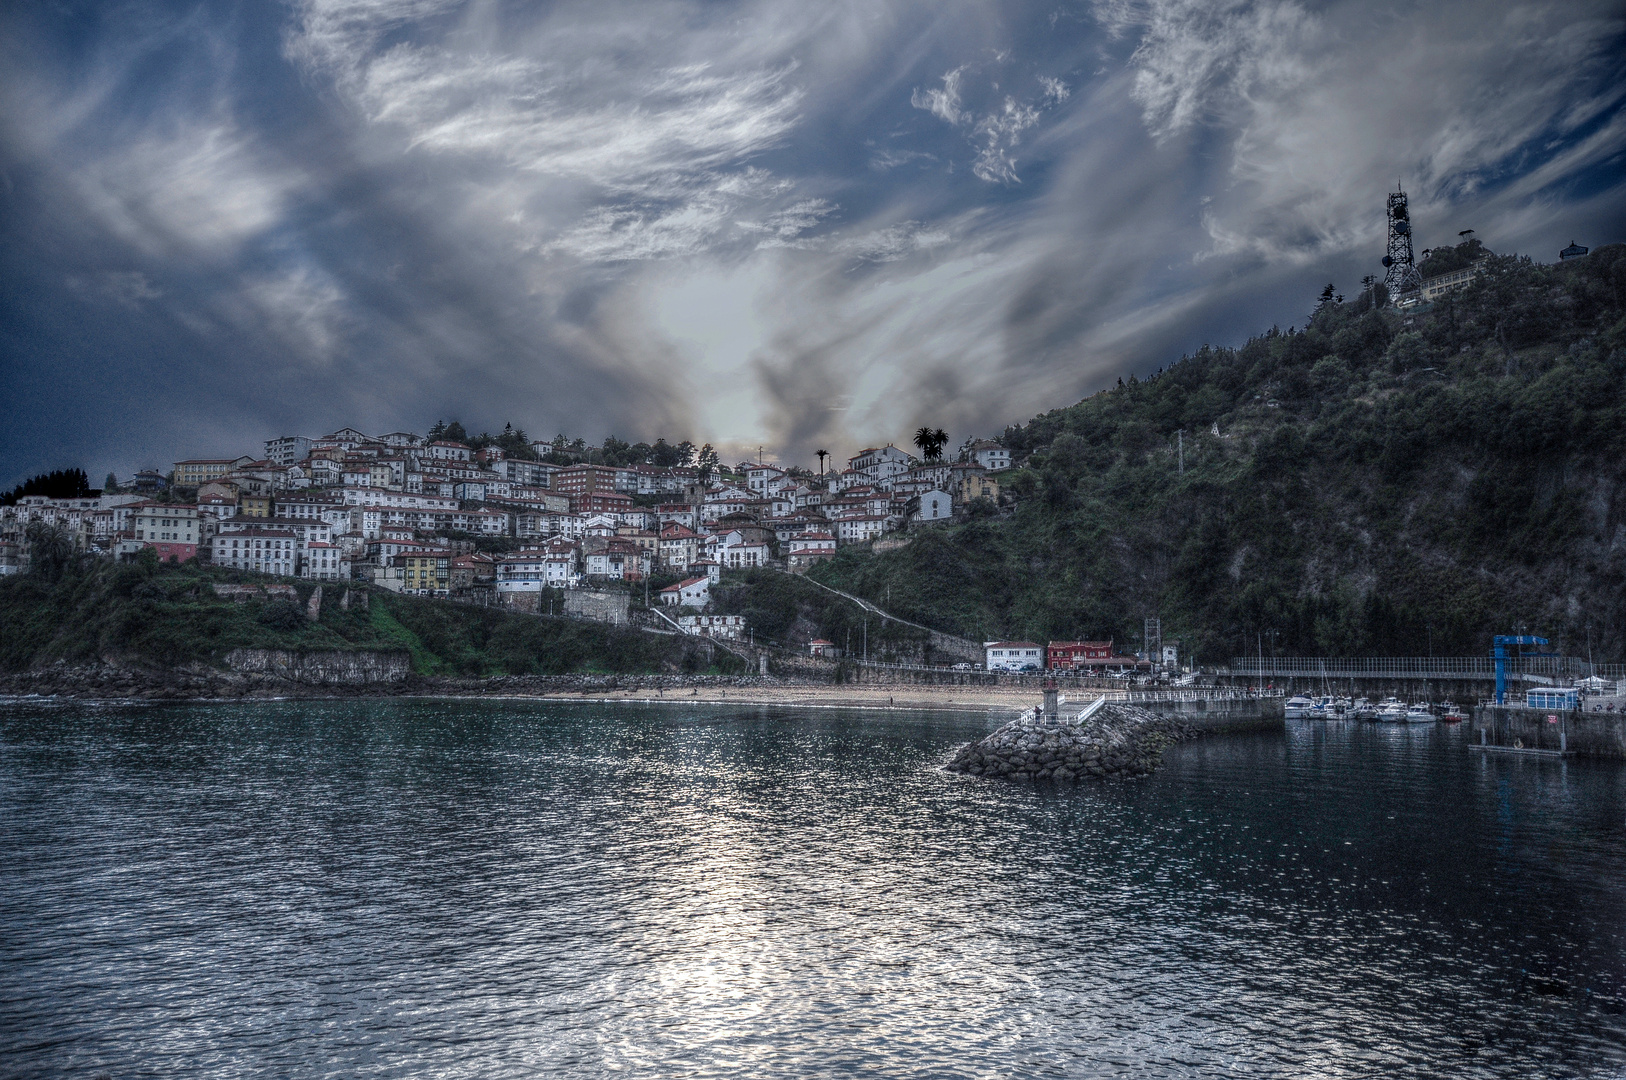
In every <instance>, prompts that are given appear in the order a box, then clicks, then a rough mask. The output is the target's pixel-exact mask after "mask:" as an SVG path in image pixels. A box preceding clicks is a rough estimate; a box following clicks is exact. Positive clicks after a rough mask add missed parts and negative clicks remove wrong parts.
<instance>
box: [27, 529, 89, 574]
mask: <svg viewBox="0 0 1626 1080" xmlns="http://www.w3.org/2000/svg"><path fill="white" fill-rule="evenodd" d="M23 536H24V538H25V539H26V540H27V541H28V572H29V573H31V574H38V575H40V576H41V577H43V578H45V579H46V580H47V581H61V580H62V575H63V574H65V573H67V572H68V569H69V568H70V567H71V566H73V564H74V562H75V561H76V560H77V559H78V555H79V551H78V547H77V545H75V544H74V540H73V534H72V533H71V532H69V531H68V530H67V529H66V528H64V527H63V526H61V525H53V524H50V523H47V522H44V521H30V522H29V523H28V528H27V530H26V531H25V532H24V533H23Z"/></svg>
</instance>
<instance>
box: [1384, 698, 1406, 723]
mask: <svg viewBox="0 0 1626 1080" xmlns="http://www.w3.org/2000/svg"><path fill="white" fill-rule="evenodd" d="M1377 719H1378V721H1379V722H1380V723H1385V724H1404V723H1405V722H1406V703H1405V702H1404V701H1401V700H1400V699H1399V698H1396V697H1386V698H1384V699H1383V700H1382V701H1380V702H1378V715H1377Z"/></svg>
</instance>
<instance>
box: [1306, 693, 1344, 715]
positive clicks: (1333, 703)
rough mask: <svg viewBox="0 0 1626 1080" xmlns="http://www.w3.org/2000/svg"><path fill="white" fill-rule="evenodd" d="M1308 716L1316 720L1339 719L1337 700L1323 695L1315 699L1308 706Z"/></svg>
mask: <svg viewBox="0 0 1626 1080" xmlns="http://www.w3.org/2000/svg"><path fill="white" fill-rule="evenodd" d="M1310 716H1311V717H1312V718H1313V719H1316V720H1337V719H1338V718H1339V710H1338V699H1337V698H1335V697H1332V696H1331V695H1324V696H1322V697H1318V698H1316V699H1315V704H1313V705H1311V706H1310Z"/></svg>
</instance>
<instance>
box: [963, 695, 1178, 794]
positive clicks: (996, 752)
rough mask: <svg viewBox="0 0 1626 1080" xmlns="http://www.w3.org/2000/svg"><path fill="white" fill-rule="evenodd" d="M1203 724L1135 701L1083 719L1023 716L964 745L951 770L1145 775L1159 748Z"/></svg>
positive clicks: (1063, 776)
mask: <svg viewBox="0 0 1626 1080" xmlns="http://www.w3.org/2000/svg"><path fill="white" fill-rule="evenodd" d="M1203 730H1204V729H1202V728H1199V727H1196V726H1194V725H1192V724H1188V723H1185V722H1183V721H1182V720H1178V719H1174V718H1170V717H1163V716H1158V715H1157V714H1155V713H1152V712H1149V711H1148V710H1146V709H1142V708H1140V707H1138V706H1135V705H1117V704H1108V705H1103V706H1102V707H1101V708H1100V709H1099V710H1097V711H1096V712H1095V714H1094V715H1092V716H1090V717H1089V718H1088V719H1086V720H1083V721H1076V720H1047V719H1043V718H1040V719H1034V718H1032V717H1027V716H1024V717H1023V718H1021V719H1018V720H1013V721H1011V722H1010V723H1008V724H1005V725H1004V726H1003V727H1000V728H999V729H998V730H996V731H995V732H994V733H993V734H991V735H989V736H988V737H987V738H985V739H981V740H979V741H977V742H974V743H971V744H969V745H967V746H964V747H962V748H961V749H960V750H959V751H958V752H957V753H956V754H955V755H954V757H953V758H952V759H951V760H950V761H949V763H948V764H947V766H945V767H946V768H947V769H948V770H949V771H950V772H957V773H964V774H967V775H970V776H986V777H989V778H997V779H1003V780H1054V781H1059V782H1063V783H1065V782H1070V781H1075V780H1089V779H1107V778H1109V777H1129V776H1143V775H1145V774H1146V773H1149V772H1151V771H1152V770H1154V769H1156V768H1157V766H1158V764H1159V763H1160V762H1161V761H1162V758H1163V749H1164V747H1166V746H1169V745H1170V744H1172V743H1176V742H1180V741H1182V740H1184V739H1194V738H1196V737H1197V736H1198V735H1200V734H1202V733H1203Z"/></svg>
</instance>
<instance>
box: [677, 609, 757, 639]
mask: <svg viewBox="0 0 1626 1080" xmlns="http://www.w3.org/2000/svg"><path fill="white" fill-rule="evenodd" d="M678 627H679V628H680V629H682V630H683V632H684V633H686V634H694V635H696V636H699V637H714V638H726V639H727V640H729V641H738V640H739V639H740V638H742V637H744V636H745V616H744V615H680V616H678Z"/></svg>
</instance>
